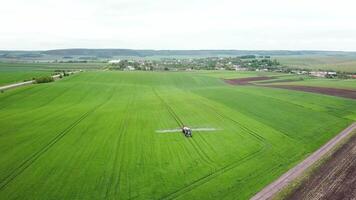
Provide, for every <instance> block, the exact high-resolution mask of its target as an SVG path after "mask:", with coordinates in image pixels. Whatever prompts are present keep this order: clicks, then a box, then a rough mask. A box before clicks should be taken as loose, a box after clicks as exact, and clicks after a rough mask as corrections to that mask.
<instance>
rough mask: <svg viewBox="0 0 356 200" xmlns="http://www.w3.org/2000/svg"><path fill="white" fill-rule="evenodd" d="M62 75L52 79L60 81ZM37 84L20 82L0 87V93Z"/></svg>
mask: <svg viewBox="0 0 356 200" xmlns="http://www.w3.org/2000/svg"><path fill="white" fill-rule="evenodd" d="M78 72H79V71H75V72H69V74H75V73H78ZM60 76H61V75H60V74H57V75H53V76H52V78H54V79H55V80H57V79H59V77H60ZM33 83H35V81H34V80H31V81H24V82H20V83H13V84H10V85H4V86H0V91H2V90H9V89H13V88H17V87H21V86H25V85H31V84H33Z"/></svg>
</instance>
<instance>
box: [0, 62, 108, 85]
mask: <svg viewBox="0 0 356 200" xmlns="http://www.w3.org/2000/svg"><path fill="white" fill-rule="evenodd" d="M103 65H104V64H103V63H16V62H14V63H11V62H0V86H2V85H7V84H11V83H16V82H22V81H25V80H31V79H32V78H36V77H41V76H49V75H51V74H52V73H53V72H54V71H55V70H57V69H61V70H78V69H86V70H90V69H100V68H101V67H102V66H103Z"/></svg>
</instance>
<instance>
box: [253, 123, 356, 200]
mask: <svg viewBox="0 0 356 200" xmlns="http://www.w3.org/2000/svg"><path fill="white" fill-rule="evenodd" d="M354 129H356V122H355V123H353V124H351V125H350V126H349V127H347V128H346V129H344V130H343V131H342V132H341V133H339V134H338V135H337V136H335V137H334V138H333V139H331V140H330V141H329V142H328V143H326V144H325V145H324V146H322V147H321V148H320V149H318V150H317V151H315V152H314V153H313V154H311V155H310V156H309V157H307V158H306V159H305V160H303V161H302V162H301V163H299V164H298V165H297V166H295V167H294V168H292V169H290V170H289V171H287V172H286V173H285V174H283V175H282V176H281V177H279V178H278V179H277V180H276V181H274V182H272V183H271V184H269V185H268V186H266V187H265V188H264V189H263V190H261V191H260V192H258V193H257V194H256V195H255V196H253V197H252V198H251V200H265V199H271V198H272V197H273V196H274V195H275V194H276V193H277V192H279V191H280V190H282V189H283V188H284V187H285V186H287V185H288V184H289V183H290V182H291V181H293V180H294V179H295V178H297V177H298V176H300V175H301V174H302V173H303V172H304V171H305V170H306V169H307V168H309V167H310V166H311V165H312V164H314V163H315V162H316V161H317V160H319V159H320V158H321V157H323V156H324V155H325V154H326V153H327V152H328V151H330V150H331V149H332V148H333V147H334V146H335V145H336V144H337V143H339V142H340V141H341V140H342V139H343V138H345V137H347V136H348V135H349V134H350V133H351V132H352V131H353V130H354Z"/></svg>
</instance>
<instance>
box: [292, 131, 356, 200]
mask: <svg viewBox="0 0 356 200" xmlns="http://www.w3.org/2000/svg"><path fill="white" fill-rule="evenodd" d="M286 199H292V200H300V199H308V200H309V199H311V200H313V199H315V200H316V199H333V200H341V199H342V200H344V199H345V200H346V199H350V200H351V199H356V135H354V136H353V137H352V138H351V139H350V140H349V141H348V142H347V143H346V144H344V145H343V146H342V147H341V148H340V149H338V150H337V151H336V152H335V153H333V155H332V156H331V157H330V159H329V160H327V161H326V162H325V163H323V164H322V165H321V166H320V167H319V168H318V169H317V170H316V172H315V173H313V175H311V177H309V178H308V179H307V180H306V181H305V182H303V183H302V184H301V186H300V187H298V188H297V189H296V190H295V191H294V192H293V193H292V194H291V195H290V196H289V197H287V198H286Z"/></svg>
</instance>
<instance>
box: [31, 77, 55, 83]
mask: <svg viewBox="0 0 356 200" xmlns="http://www.w3.org/2000/svg"><path fill="white" fill-rule="evenodd" d="M53 81H54V79H53V78H52V77H51V76H43V77H39V78H36V79H35V82H36V83H49V82H53Z"/></svg>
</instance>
